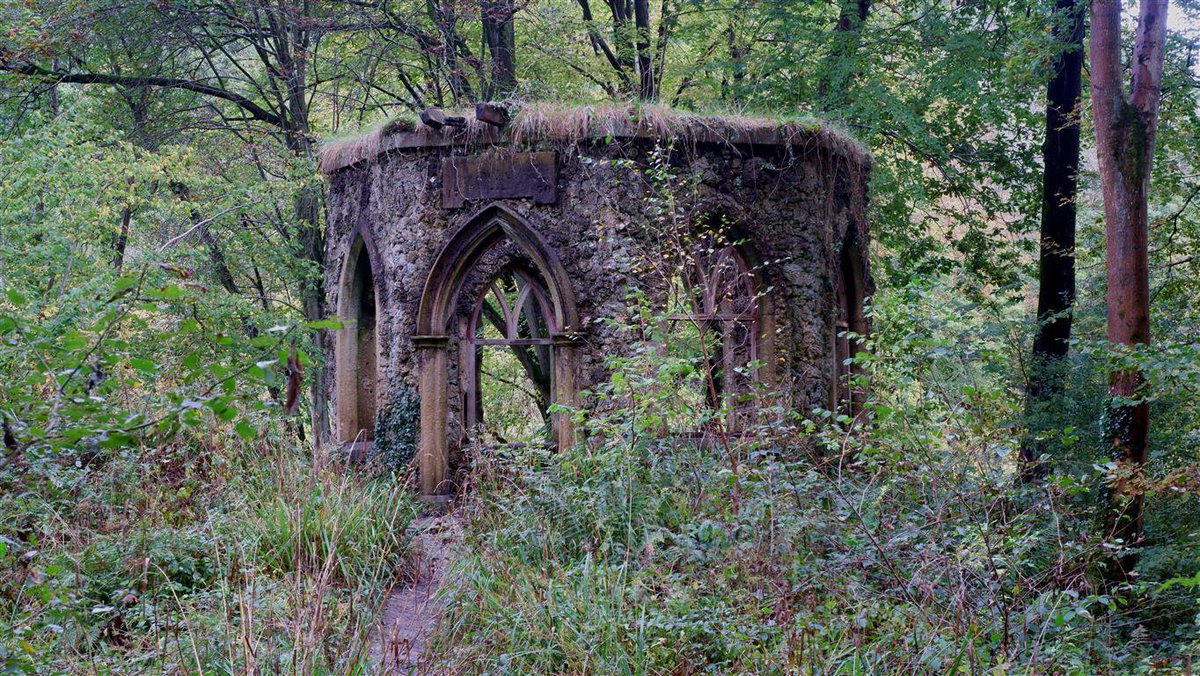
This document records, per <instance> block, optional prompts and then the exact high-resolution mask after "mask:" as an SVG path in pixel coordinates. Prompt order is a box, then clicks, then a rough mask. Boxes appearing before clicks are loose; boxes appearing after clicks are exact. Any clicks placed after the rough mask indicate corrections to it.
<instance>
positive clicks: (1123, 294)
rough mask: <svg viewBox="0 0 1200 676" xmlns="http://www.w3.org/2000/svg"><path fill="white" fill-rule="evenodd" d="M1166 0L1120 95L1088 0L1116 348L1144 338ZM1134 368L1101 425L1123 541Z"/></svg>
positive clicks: (1115, 530)
mask: <svg viewBox="0 0 1200 676" xmlns="http://www.w3.org/2000/svg"><path fill="white" fill-rule="evenodd" d="M1167 6H1168V0H1141V2H1140V11H1139V22H1138V28H1137V37H1136V43H1135V45H1134V52H1133V60H1132V64H1133V66H1132V69H1133V74H1132V85H1131V93H1130V95H1129V96H1128V98H1127V97H1126V95H1125V90H1124V86H1123V84H1122V72H1121V70H1122V68H1121V65H1122V61H1121V0H1093V2H1092V37H1091V51H1092V58H1091V65H1092V71H1091V74H1092V109H1093V116H1094V118H1095V121H1096V153H1097V158H1098V159H1099V165H1100V182H1101V186H1102V188H1103V194H1104V223H1105V234H1106V237H1107V240H1108V245H1107V252H1106V253H1107V264H1108V297H1107V300H1108V340H1109V342H1110V343H1112V344H1113V346H1114V347H1115V348H1129V347H1135V346H1137V345H1145V344H1147V343H1149V342H1150V274H1149V262H1148V252H1147V238H1148V221H1149V218H1148V209H1147V197H1148V194H1149V190H1150V171H1151V168H1152V165H1153V160H1154V140H1155V135H1156V133H1157V131H1158V110H1159V99H1160V97H1161V93H1162V71H1163V43H1164V41H1165V38H1166V20H1167ZM1143 383H1144V377H1143V375H1142V373H1141V372H1140V371H1137V370H1127V371H1119V372H1115V373H1113V374H1112V375H1111V376H1110V379H1109V395H1110V396H1111V397H1112V406H1111V408H1110V417H1109V420H1108V422H1107V432H1108V438H1109V442H1110V444H1111V447H1112V452H1113V455H1114V457H1115V459H1116V461H1117V470H1116V471H1115V472H1114V473H1113V474H1112V476H1111V477H1110V485H1109V506H1108V513H1107V515H1106V527H1107V534H1106V535H1107V537H1108V538H1109V539H1110V540H1120V541H1121V542H1122V543H1123V545H1124V546H1125V547H1127V548H1129V547H1137V546H1138V545H1139V544H1140V542H1141V539H1142V506H1143V498H1144V496H1143V492H1142V489H1141V488H1140V487H1139V485H1138V481H1137V480H1136V479H1137V478H1138V476H1139V474H1140V472H1141V469H1142V467H1143V465H1144V464H1145V462H1146V438H1147V435H1148V433H1149V427H1150V406H1149V404H1148V403H1147V402H1146V401H1145V400H1144V399H1143V398H1142V395H1143V393H1142V392H1141V388H1142V384H1143ZM1136 564H1137V554H1136V553H1135V551H1133V550H1130V549H1122V550H1119V551H1118V552H1117V553H1116V554H1114V555H1113V557H1112V559H1111V560H1110V561H1109V562H1108V567H1107V569H1106V571H1105V577H1106V582H1108V584H1109V585H1110V588H1111V587H1116V586H1117V585H1119V584H1121V583H1124V582H1127V581H1128V580H1130V579H1131V576H1132V574H1133V568H1134V566H1135V565H1136Z"/></svg>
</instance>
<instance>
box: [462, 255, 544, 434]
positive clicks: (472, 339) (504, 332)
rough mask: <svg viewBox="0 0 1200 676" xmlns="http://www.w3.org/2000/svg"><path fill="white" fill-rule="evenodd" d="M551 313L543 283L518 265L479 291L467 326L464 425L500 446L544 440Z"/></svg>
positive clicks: (505, 271) (502, 273)
mask: <svg viewBox="0 0 1200 676" xmlns="http://www.w3.org/2000/svg"><path fill="white" fill-rule="evenodd" d="M553 316H554V315H553V312H552V311H551V306H550V301H549V299H548V297H547V292H546V289H545V285H544V284H542V283H541V281H540V280H539V279H537V277H536V275H535V274H533V273H530V272H528V271H525V270H523V269H521V268H517V267H512V268H508V269H506V270H504V271H502V272H501V273H500V274H499V275H498V276H496V278H495V279H493V280H492V281H491V282H490V283H489V284H488V286H487V287H486V289H485V292H484V293H483V294H481V297H480V299H479V302H478V303H477V305H476V306H475V311H474V313H473V315H472V317H471V322H470V325H469V329H468V336H467V338H468V341H467V342H468V350H467V358H468V364H469V371H468V373H470V374H472V375H471V377H470V380H469V381H468V383H467V390H466V395H467V424H468V428H469V429H472V430H473V431H474V432H475V433H476V435H477V436H479V437H481V438H482V439H483V440H485V441H489V442H496V443H501V444H511V443H528V442H542V441H546V440H548V439H549V430H550V424H551V421H550V405H551V403H553V401H552V400H553V392H554V383H553V368H552V363H553V362H552V361H551V359H552V351H553V349H554V347H553V339H552V332H553Z"/></svg>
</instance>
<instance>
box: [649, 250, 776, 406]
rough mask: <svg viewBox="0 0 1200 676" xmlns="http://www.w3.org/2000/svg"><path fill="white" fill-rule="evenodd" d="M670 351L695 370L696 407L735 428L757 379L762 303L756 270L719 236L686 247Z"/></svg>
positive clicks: (673, 304)
mask: <svg viewBox="0 0 1200 676" xmlns="http://www.w3.org/2000/svg"><path fill="white" fill-rule="evenodd" d="M668 303H669V308H670V310H669V317H670V322H671V323H672V325H673V326H672V331H671V333H672V337H673V340H672V341H670V343H671V344H672V347H671V349H673V350H674V351H675V352H676V355H677V356H683V357H685V358H686V359H690V360H692V361H693V362H694V363H695V364H696V366H697V373H698V375H699V378H697V379H696V380H697V381H698V382H697V386H698V391H695V390H694V391H692V392H690V393H683V396H690V397H691V398H692V401H691V402H689V403H691V404H692V405H693V406H695V407H701V406H702V407H706V408H708V409H710V410H711V409H724V410H725V411H726V412H727V413H728V415H727V416H726V418H725V423H726V424H727V426H729V427H738V426H740V425H741V423H742V420H741V416H740V415H739V413H740V412H741V411H742V410H743V409H744V408H745V405H746V404H747V403H748V400H749V395H750V394H751V392H752V389H753V385H754V383H755V382H756V381H757V380H758V376H759V363H758V359H759V333H760V330H761V327H760V324H761V317H760V310H761V307H760V306H761V303H760V298H759V290H758V283H757V280H756V275H755V271H754V270H753V269H752V268H751V266H750V265H749V264H748V263H747V261H746V258H745V257H744V256H743V255H742V253H741V251H740V250H739V248H738V246H737V245H736V244H735V243H733V242H730V241H728V239H727V238H726V237H724V236H723V235H722V234H720V233H709V234H705V235H703V236H701V237H699V238H697V239H696V240H695V241H693V242H692V243H691V245H690V247H689V251H688V254H687V256H686V257H685V258H684V260H683V261H682V263H681V265H680V266H679V270H678V274H677V275H676V278H675V279H674V281H673V283H672V289H671V290H670V293H669V298H668Z"/></svg>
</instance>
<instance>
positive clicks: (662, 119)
mask: <svg viewBox="0 0 1200 676" xmlns="http://www.w3.org/2000/svg"><path fill="white" fill-rule="evenodd" d="M513 107H514V108H515V113H514V114H513V116H512V121H511V122H510V123H509V125H508V126H507V128H506V130H507V132H508V134H509V138H510V139H511V141H512V143H513V144H514V145H516V146H526V147H532V146H536V145H539V144H545V143H549V144H575V143H579V142H581V141H587V140H593V139H603V138H627V137H645V138H653V139H662V140H666V139H675V140H679V141H683V142H685V143H692V142H701V141H713V140H717V141H724V142H727V143H745V142H755V143H775V144H781V145H796V146H801V145H803V146H809V145H812V144H815V145H816V146H818V147H825V148H828V149H830V150H831V151H833V152H835V153H838V154H842V155H845V156H847V157H850V158H852V159H853V160H855V161H857V162H860V163H865V164H869V163H870V156H869V154H868V152H867V151H866V149H865V148H864V147H863V146H862V145H861V144H859V143H858V142H857V141H855V140H854V139H853V138H852V137H851V136H850V135H849V134H847V133H846V132H845V131H843V130H840V129H837V128H834V127H833V126H831V125H830V124H828V123H826V122H824V121H821V120H819V119H817V118H815V117H812V116H807V115H802V116H788V117H766V116H753V115H747V114H743V113H737V114H721V113H697V112H690V111H683V110H677V109H674V108H671V107H669V106H664V105H660V104H649V103H629V102H626V103H605V104H566V103H548V102H531V103H524V104H514V105H513ZM448 112H451V114H455V115H461V116H462V117H464V118H466V126H465V127H463V128H461V129H453V130H451V131H450V133H452V134H454V135H455V137H454V138H456V139H458V140H461V141H462V142H463V143H464V144H469V143H472V142H474V141H476V140H478V139H479V138H480V136H481V135H482V134H483V133H484V130H485V129H488V126H487V125H485V124H484V123H481V122H479V121H478V120H476V119H475V118H474V113H473V112H472V111H469V110H468V111H448ZM396 122H398V123H397V124H393V123H392V122H387V123H384V124H381V125H376V126H374V127H372V128H370V129H368V130H366V131H365V132H363V133H361V134H358V135H356V136H348V137H343V138H339V139H335V140H332V141H328V142H326V143H323V144H322V146H321V152H320V169H321V171H322V172H323V173H327V174H328V173H332V172H334V171H337V170H338V169H341V168H343V167H347V166H350V165H352V164H356V163H358V162H361V161H364V160H369V159H372V158H374V157H376V156H378V155H379V154H380V153H381V152H384V151H386V150H388V147H387V144H386V139H387V138H388V137H389V136H393V135H396V134H399V133H401V132H411V133H415V134H420V135H424V136H428V137H429V139H430V141H433V140H434V137H435V136H436V138H437V139H438V140H440V139H443V138H445V136H444V134H445V133H446V132H444V131H434V130H432V129H430V128H428V127H426V126H424V125H421V124H419V123H417V122H415V121H413V120H412V119H408V118H404V119H402V120H397V121H396Z"/></svg>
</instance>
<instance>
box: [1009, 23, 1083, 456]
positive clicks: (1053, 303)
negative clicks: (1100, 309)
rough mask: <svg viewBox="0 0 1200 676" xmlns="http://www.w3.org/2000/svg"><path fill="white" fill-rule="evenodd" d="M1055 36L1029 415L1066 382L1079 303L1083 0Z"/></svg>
mask: <svg viewBox="0 0 1200 676" xmlns="http://www.w3.org/2000/svg"><path fill="white" fill-rule="evenodd" d="M1054 18H1055V21H1054V37H1055V39H1056V41H1057V42H1058V44H1060V45H1061V46H1062V51H1060V52H1059V54H1058V56H1057V58H1056V59H1055V60H1054V70H1053V76H1052V77H1051V78H1050V84H1049V86H1048V87H1047V90H1046V138H1045V141H1044V142H1043V144H1042V208H1041V214H1042V220H1041V237H1040V246H1039V254H1038V285H1039V286H1038V306H1037V328H1036V330H1035V331H1036V332H1035V334H1034V340H1033V359H1032V363H1033V367H1032V370H1031V374H1030V380H1029V393H1028V399H1029V406H1028V409H1029V411H1030V412H1031V414H1032V415H1031V420H1032V419H1035V417H1036V416H1037V415H1038V414H1039V413H1040V412H1041V411H1040V409H1041V408H1044V406H1045V404H1046V403H1047V402H1049V401H1052V400H1053V399H1054V398H1055V397H1056V396H1057V395H1058V394H1060V393H1061V392H1062V391H1063V388H1064V382H1063V380H1064V376H1065V368H1064V367H1065V358H1066V356H1067V354H1068V350H1069V348H1070V341H1071V319H1072V317H1071V311H1072V307H1073V306H1074V304H1075V198H1076V195H1077V194H1078V191H1079V183H1078V175H1079V102H1080V93H1081V90H1082V81H1083V33H1084V11H1083V6H1082V5H1080V4H1079V3H1078V2H1076V0H1058V1H1057V2H1056V3H1055V14H1054ZM1033 437H1034V435H1032V434H1031V435H1030V438H1027V439H1026V440H1025V441H1024V442H1023V443H1022V445H1021V460H1022V462H1023V463H1024V465H1025V468H1026V469H1025V471H1024V472H1023V473H1022V474H1023V476H1024V477H1025V478H1027V479H1028V478H1032V477H1034V476H1036V475H1037V474H1038V473H1039V469H1038V468H1037V466H1036V465H1035V464H1034V463H1035V462H1036V461H1037V459H1038V457H1039V456H1041V454H1042V451H1043V450H1044V446H1043V445H1042V444H1039V443H1038V442H1037V440H1036V439H1035V438H1033Z"/></svg>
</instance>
